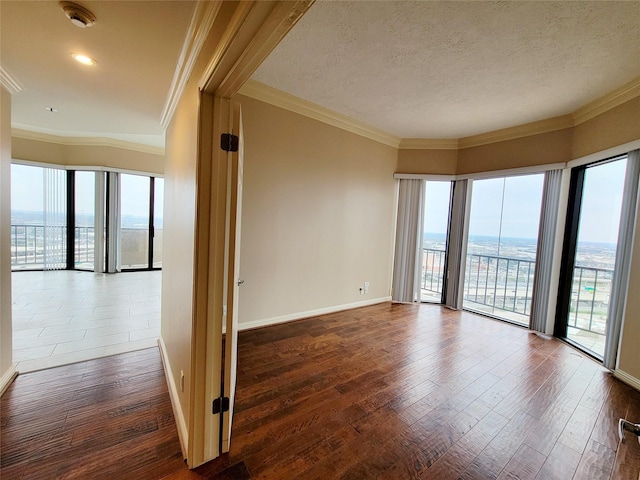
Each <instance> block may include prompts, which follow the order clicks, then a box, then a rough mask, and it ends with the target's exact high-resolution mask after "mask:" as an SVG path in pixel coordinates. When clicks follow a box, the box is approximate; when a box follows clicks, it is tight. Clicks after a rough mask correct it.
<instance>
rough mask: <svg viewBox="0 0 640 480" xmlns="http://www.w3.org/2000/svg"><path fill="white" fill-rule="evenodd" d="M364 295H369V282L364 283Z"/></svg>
mask: <svg viewBox="0 0 640 480" xmlns="http://www.w3.org/2000/svg"><path fill="white" fill-rule="evenodd" d="M364 293H369V282H364Z"/></svg>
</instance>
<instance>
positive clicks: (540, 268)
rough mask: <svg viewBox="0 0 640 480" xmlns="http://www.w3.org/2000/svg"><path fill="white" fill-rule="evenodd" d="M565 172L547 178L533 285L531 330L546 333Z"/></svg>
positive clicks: (557, 172) (549, 175)
mask: <svg viewBox="0 0 640 480" xmlns="http://www.w3.org/2000/svg"><path fill="white" fill-rule="evenodd" d="M561 186H562V170H549V171H547V172H546V173H545V175H544V187H543V192H542V207H541V209H540V227H539V229H538V248H537V254H536V270H535V278H534V281H533V293H532V297H533V298H532V303H531V318H530V321H529V328H531V329H532V330H536V331H538V332H542V333H545V331H546V326H547V318H548V316H549V313H550V312H549V299H550V295H551V291H550V287H551V275H552V269H553V253H554V252H553V249H554V244H555V238H556V223H557V220H558V213H559V210H558V207H559V204H560V189H561Z"/></svg>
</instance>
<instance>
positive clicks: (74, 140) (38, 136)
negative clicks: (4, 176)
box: [11, 128, 164, 155]
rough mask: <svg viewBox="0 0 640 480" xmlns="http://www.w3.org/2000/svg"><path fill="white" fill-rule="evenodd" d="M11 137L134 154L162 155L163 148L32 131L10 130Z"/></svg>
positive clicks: (123, 141) (100, 138)
mask: <svg viewBox="0 0 640 480" xmlns="http://www.w3.org/2000/svg"><path fill="white" fill-rule="evenodd" d="M11 136H12V137H15V138H23V139H25V140H35V141H38V142H47V143H54V144H56V145H66V146H83V147H112V148H121V149H123V150H131V151H134V152H141V153H150V154H152V155H164V148H162V147H154V146H152V145H143V144H141V143H134V142H127V141H125V140H116V139H113V138H106V137H61V136H59V135H51V134H49V133H42V132H35V131H33V130H23V129H20V128H12V129H11Z"/></svg>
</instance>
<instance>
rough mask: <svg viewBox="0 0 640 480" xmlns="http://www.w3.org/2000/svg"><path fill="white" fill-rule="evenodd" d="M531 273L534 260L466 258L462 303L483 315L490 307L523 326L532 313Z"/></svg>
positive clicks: (533, 269)
mask: <svg viewBox="0 0 640 480" xmlns="http://www.w3.org/2000/svg"><path fill="white" fill-rule="evenodd" d="M534 273H535V261H533V260H523V259H517V258H509V257H499V256H495V255H477V254H469V255H467V268H466V273H465V282H464V300H465V302H471V303H474V304H477V305H479V306H480V307H479V308H480V309H481V310H482V311H484V310H485V308H486V307H490V308H491V309H493V310H499V311H502V312H505V313H508V315H507V318H509V319H512V320H516V321H519V322H526V317H528V316H529V314H530V313H531V297H532V293H533V277H534ZM483 307H484V308H483ZM490 313H494V312H493V311H492V312H490ZM514 314H515V315H516V316H515V317H514Z"/></svg>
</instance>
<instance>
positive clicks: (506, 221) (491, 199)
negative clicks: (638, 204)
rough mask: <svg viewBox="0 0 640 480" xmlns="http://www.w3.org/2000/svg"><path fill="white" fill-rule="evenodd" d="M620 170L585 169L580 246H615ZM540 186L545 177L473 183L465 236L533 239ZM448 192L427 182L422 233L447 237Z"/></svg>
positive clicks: (446, 185)
mask: <svg viewBox="0 0 640 480" xmlns="http://www.w3.org/2000/svg"><path fill="white" fill-rule="evenodd" d="M625 168H626V160H620V161H615V162H609V163H606V164H601V165H594V166H592V167H589V168H587V170H586V176H585V185H584V191H583V203H582V217H581V221H580V229H579V234H578V239H579V241H580V242H598V243H616V242H617V235H618V225H619V217H620V206H621V203H622V189H623V183H624V174H625ZM543 182H544V174H534V175H521V176H517V177H507V178H495V179H486V180H474V182H473V189H472V197H471V213H470V220H469V233H470V235H483V236H490V237H498V236H499V235H501V236H502V237H508V238H531V239H535V238H537V236H538V223H539V218H540V206H541V202H542V188H543ZM450 188H451V183H450V182H437V181H427V187H426V205H425V221H424V231H425V233H446V231H447V222H448V211H449V201H450ZM503 194H504V202H503ZM501 220H502V224H501Z"/></svg>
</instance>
